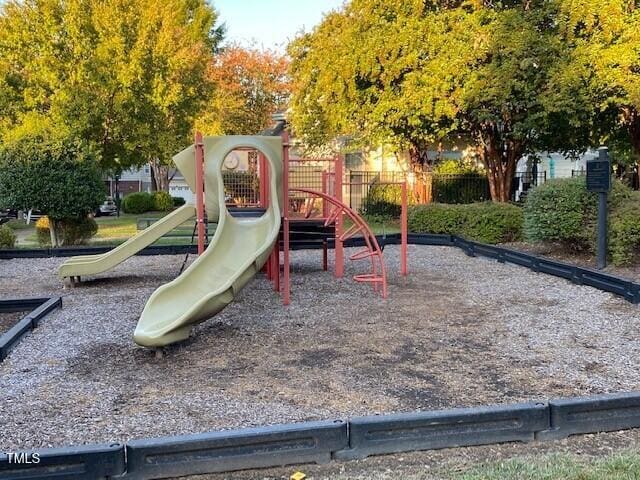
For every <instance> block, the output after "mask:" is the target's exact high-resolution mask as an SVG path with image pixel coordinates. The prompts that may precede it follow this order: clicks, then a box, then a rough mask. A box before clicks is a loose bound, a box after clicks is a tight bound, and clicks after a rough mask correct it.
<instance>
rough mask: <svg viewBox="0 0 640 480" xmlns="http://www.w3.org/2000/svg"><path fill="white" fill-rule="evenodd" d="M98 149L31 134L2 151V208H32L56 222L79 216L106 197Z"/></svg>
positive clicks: (0, 199) (0, 165) (0, 179)
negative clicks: (29, 136) (99, 166)
mask: <svg viewBox="0 0 640 480" xmlns="http://www.w3.org/2000/svg"><path fill="white" fill-rule="evenodd" d="M105 194H106V191H105V185H104V183H103V181H102V175H101V172H100V169H99V168H98V165H97V162H96V155H95V152H93V151H91V150H90V149H89V148H88V147H87V146H85V145H81V144H77V143H73V142H69V141H63V142H51V141H45V140H44V139H42V138H38V137H31V138H24V139H21V140H20V141H18V142H16V143H13V144H11V145H9V146H5V147H4V148H2V149H1V150H0V207H2V208H20V209H29V208H34V209H37V210H40V211H42V212H43V213H44V214H46V215H47V216H48V217H49V218H51V219H52V220H68V219H81V218H84V217H86V216H87V214H89V213H91V212H93V211H95V209H96V208H97V207H98V206H99V205H100V203H102V201H104V198H105Z"/></svg>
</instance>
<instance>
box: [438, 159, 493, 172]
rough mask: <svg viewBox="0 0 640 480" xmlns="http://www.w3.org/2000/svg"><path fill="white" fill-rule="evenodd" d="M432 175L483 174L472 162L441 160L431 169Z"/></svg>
mask: <svg viewBox="0 0 640 480" xmlns="http://www.w3.org/2000/svg"><path fill="white" fill-rule="evenodd" d="M433 173H444V174H458V175H460V174H462V175H469V174H474V173H477V174H481V175H482V174H484V172H483V170H482V168H480V167H478V166H477V165H476V164H475V163H474V162H472V161H470V160H465V159H462V158H460V159H454V158H449V159H446V160H443V161H441V162H439V163H438V164H436V165H435V166H434V167H433Z"/></svg>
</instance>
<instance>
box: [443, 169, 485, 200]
mask: <svg viewBox="0 0 640 480" xmlns="http://www.w3.org/2000/svg"><path fill="white" fill-rule="evenodd" d="M431 188H432V200H433V201H434V202H437V203H462V204H471V203H474V202H484V201H487V200H490V199H491V192H490V191H489V180H488V179H487V177H486V176H485V175H484V174H482V173H465V174H441V173H434V174H433V178H432V186H431Z"/></svg>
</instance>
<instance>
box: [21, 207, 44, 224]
mask: <svg viewBox="0 0 640 480" xmlns="http://www.w3.org/2000/svg"><path fill="white" fill-rule="evenodd" d="M41 217H44V213H42V212H41V211H40V210H34V209H29V210H26V211H24V212H23V213H22V218H23V220H24V221H25V222H27V224H29V223H31V222H36V221H38V220H39V219H40V218H41Z"/></svg>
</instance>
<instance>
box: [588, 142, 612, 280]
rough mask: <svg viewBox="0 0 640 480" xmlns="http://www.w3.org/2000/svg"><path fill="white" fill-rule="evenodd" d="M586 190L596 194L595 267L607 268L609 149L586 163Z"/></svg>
mask: <svg viewBox="0 0 640 480" xmlns="http://www.w3.org/2000/svg"><path fill="white" fill-rule="evenodd" d="M587 190H588V191H589V192H597V193H598V256H597V267H598V269H603V268H604V267H606V266H607V196H608V194H609V190H611V161H610V160H609V149H608V148H607V147H600V148H599V149H598V158H594V159H593V160H588V161H587Z"/></svg>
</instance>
